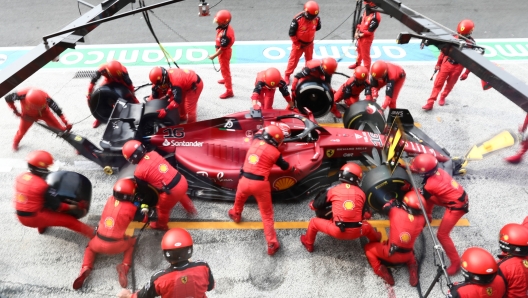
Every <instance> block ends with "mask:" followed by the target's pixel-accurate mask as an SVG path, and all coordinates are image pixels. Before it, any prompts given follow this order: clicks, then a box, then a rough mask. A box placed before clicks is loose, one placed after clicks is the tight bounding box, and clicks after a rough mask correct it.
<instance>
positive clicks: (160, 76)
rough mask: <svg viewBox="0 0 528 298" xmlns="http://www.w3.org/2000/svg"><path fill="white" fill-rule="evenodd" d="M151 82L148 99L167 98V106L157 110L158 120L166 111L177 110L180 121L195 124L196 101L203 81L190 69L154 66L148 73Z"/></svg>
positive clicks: (163, 116)
mask: <svg viewBox="0 0 528 298" xmlns="http://www.w3.org/2000/svg"><path fill="white" fill-rule="evenodd" d="M149 79H150V82H152V94H151V96H150V98H149V99H154V98H162V97H165V96H167V97H168V99H169V105H168V106H167V107H166V108H165V109H160V110H158V113H159V114H158V118H160V119H161V118H165V116H166V115H167V111H168V110H173V109H176V108H179V109H180V110H179V113H180V121H187V123H194V122H196V109H197V108H198V99H199V98H200V95H201V94H202V90H203V81H202V79H201V78H200V76H199V75H198V74H196V72H194V71H193V70H190V69H181V68H170V69H169V70H166V69H165V68H163V67H160V66H156V67H154V68H153V69H152V70H151V71H150V73H149Z"/></svg>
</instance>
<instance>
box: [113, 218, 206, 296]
mask: <svg viewBox="0 0 528 298" xmlns="http://www.w3.org/2000/svg"><path fill="white" fill-rule="evenodd" d="M161 249H162V250H163V255H164V256H165V259H166V260H167V261H168V262H169V263H170V264H171V265H170V267H169V268H167V269H163V270H160V271H158V272H156V273H155V274H154V275H152V277H151V278H150V281H149V282H148V283H147V284H146V285H145V286H144V287H143V288H142V289H141V290H139V291H138V292H136V293H133V294H132V292H131V291H130V290H127V289H123V290H121V292H120V293H119V294H118V295H117V297H119V298H130V297H133V298H151V297H158V296H161V297H162V298H179V297H181V298H184V297H185V298H186V297H207V296H206V295H205V292H209V291H211V290H212V289H214V287H215V281H214V278H213V274H212V273H211V269H210V268H209V265H208V264H207V263H206V262H204V261H195V262H191V261H190V260H189V259H190V258H191V257H192V254H193V240H192V237H191V234H189V232H187V231H186V230H184V229H181V228H174V229H170V230H169V231H167V233H165V235H164V236H163V239H162V240H161Z"/></svg>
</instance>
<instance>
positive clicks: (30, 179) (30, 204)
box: [14, 172, 94, 238]
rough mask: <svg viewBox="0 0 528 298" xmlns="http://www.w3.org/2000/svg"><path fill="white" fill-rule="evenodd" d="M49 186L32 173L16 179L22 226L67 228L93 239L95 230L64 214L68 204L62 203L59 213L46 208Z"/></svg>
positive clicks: (19, 216) (16, 207) (18, 215)
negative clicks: (45, 199) (46, 194)
mask: <svg viewBox="0 0 528 298" xmlns="http://www.w3.org/2000/svg"><path fill="white" fill-rule="evenodd" d="M47 189H48V184H47V183H46V181H45V180H44V179H42V178H41V177H39V176H37V175H34V174H32V173H29V172H27V173H23V174H20V175H19V176H18V177H17V178H16V183H15V198H14V203H15V209H16V213H17V217H18V220H19V221H20V223H21V224H23V225H24V226H26V227H30V228H41V229H42V228H47V227H65V228H68V229H70V230H72V231H75V232H77V233H79V234H82V235H84V236H86V237H88V238H92V237H93V231H94V230H93V228H91V227H90V226H88V225H86V224H85V223H83V222H80V221H79V220H77V219H76V218H75V217H73V216H72V215H69V214H66V213H62V211H66V210H68V209H69V208H68V204H66V203H60V205H59V207H58V210H57V211H58V212H57V211H52V210H50V209H47V208H45V207H44V203H45V201H44V195H45V193H46V191H47Z"/></svg>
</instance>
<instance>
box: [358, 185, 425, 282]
mask: <svg viewBox="0 0 528 298" xmlns="http://www.w3.org/2000/svg"><path fill="white" fill-rule="evenodd" d="M419 201H422V204H423V205H424V206H425V200H424V198H423V197H422V195H420V194H419V195H416V191H415V190H411V191H409V192H407V193H406V194H405V196H404V197H403V200H401V201H399V200H396V199H392V200H391V201H390V202H388V203H386V204H385V205H384V206H383V210H382V211H383V213H385V214H388V215H389V222H390V233H389V240H388V241H385V242H383V243H380V242H375V243H367V245H365V247H364V250H365V255H366V256H367V260H368V261H369V263H370V266H372V269H373V270H374V273H376V275H378V276H380V277H381V278H383V279H384V280H385V281H386V282H387V283H388V284H389V285H391V286H393V285H394V278H393V276H392V274H391V272H390V271H389V270H388V269H387V267H386V266H385V265H384V264H383V263H390V264H393V265H396V264H405V265H406V266H407V268H408V270H409V284H410V285H411V286H412V287H416V285H418V264H417V263H416V258H415V256H414V242H416V239H418V236H420V234H421V233H422V230H423V228H424V226H425V218H424V216H423V214H422V210H421V207H420V202H419Z"/></svg>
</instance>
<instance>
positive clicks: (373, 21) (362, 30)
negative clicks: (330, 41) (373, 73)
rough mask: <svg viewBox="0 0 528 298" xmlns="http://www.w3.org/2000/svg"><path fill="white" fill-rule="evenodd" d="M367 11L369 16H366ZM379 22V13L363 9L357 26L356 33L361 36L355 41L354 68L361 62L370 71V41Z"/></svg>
mask: <svg viewBox="0 0 528 298" xmlns="http://www.w3.org/2000/svg"><path fill="white" fill-rule="evenodd" d="M367 10H368V11H369V14H367ZM380 22H381V14H380V13H379V12H374V11H371V10H370V9H365V12H363V16H362V17H361V19H360V22H359V24H358V25H357V32H358V33H359V34H361V36H359V38H358V40H357V59H356V66H359V65H361V61H363V65H364V66H365V67H366V68H367V69H368V70H370V63H371V59H370V47H371V46H372V41H374V32H375V31H376V29H377V28H378V26H379V24H380Z"/></svg>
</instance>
